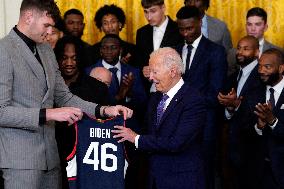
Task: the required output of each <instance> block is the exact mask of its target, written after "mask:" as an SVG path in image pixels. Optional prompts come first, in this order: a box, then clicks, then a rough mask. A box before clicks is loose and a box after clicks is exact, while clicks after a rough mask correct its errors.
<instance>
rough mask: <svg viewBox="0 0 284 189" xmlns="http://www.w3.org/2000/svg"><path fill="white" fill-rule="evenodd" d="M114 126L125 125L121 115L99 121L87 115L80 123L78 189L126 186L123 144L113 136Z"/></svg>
mask: <svg viewBox="0 0 284 189" xmlns="http://www.w3.org/2000/svg"><path fill="white" fill-rule="evenodd" d="M115 125H121V126H124V120H123V117H122V116H117V117H115V118H112V119H108V120H100V119H93V118H91V117H89V116H87V115H84V117H83V119H82V120H81V121H79V122H77V129H78V133H77V134H78V136H77V137H78V140H77V141H78V143H77V152H76V158H77V181H76V182H77V188H79V189H114V188H115V189H124V163H125V156H124V146H123V144H122V143H118V142H117V139H114V138H113V134H112V133H111V130H113V129H114V126H115Z"/></svg>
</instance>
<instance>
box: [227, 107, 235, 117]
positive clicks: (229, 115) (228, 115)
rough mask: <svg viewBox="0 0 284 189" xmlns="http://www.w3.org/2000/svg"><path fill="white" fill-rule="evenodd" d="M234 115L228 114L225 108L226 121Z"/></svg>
mask: <svg viewBox="0 0 284 189" xmlns="http://www.w3.org/2000/svg"><path fill="white" fill-rule="evenodd" d="M233 115H234V114H232V113H230V112H229V111H228V109H227V108H225V116H226V118H227V119H231V118H232V117H233Z"/></svg>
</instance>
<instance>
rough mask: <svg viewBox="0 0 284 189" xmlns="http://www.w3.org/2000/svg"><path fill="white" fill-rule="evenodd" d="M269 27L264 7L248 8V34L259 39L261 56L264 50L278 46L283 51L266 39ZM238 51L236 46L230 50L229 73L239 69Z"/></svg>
mask: <svg viewBox="0 0 284 189" xmlns="http://www.w3.org/2000/svg"><path fill="white" fill-rule="evenodd" d="M267 29H268V25H267V13H266V11H265V10H264V9H262V8H259V7H254V8H251V9H250V10H248V12H247V15H246V31H247V35H251V36H254V37H255V38H257V39H258V41H259V52H260V53H259V56H261V54H262V52H264V51H266V50H268V49H271V48H276V49H279V50H281V51H282V52H283V50H282V49H281V48H280V47H277V46H275V45H273V44H271V43H270V42H268V41H267V40H265V39H264V33H265V31H266V30H267ZM236 52H237V50H236V49H235V48H232V49H231V50H230V51H229V52H228V56H227V60H228V64H229V69H228V75H231V74H232V73H234V72H235V71H236V70H237V69H238V65H237V63H236Z"/></svg>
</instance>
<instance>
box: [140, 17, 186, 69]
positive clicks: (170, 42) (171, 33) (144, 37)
mask: <svg viewBox="0 0 284 189" xmlns="http://www.w3.org/2000/svg"><path fill="white" fill-rule="evenodd" d="M168 18H169V22H168V25H167V27H166V31H165V34H164V37H163V40H162V42H161V45H160V47H161V48H162V47H175V46H176V45H177V44H179V43H180V42H182V41H183V38H182V37H181V35H180V34H179V30H178V26H177V23H176V22H174V21H173V20H172V19H171V18H170V17H169V16H168ZM136 46H137V49H138V52H139V53H137V60H136V61H137V63H138V65H139V67H140V68H142V67H144V66H147V65H148V61H149V56H150V54H151V53H152V52H153V51H154V46H153V26H151V25H149V24H147V25H145V26H143V27H142V28H140V29H138V30H137V34H136Z"/></svg>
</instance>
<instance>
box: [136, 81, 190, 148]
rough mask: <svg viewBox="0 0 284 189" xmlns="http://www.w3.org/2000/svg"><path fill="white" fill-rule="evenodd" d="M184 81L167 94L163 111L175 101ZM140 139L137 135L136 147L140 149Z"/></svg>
mask: <svg viewBox="0 0 284 189" xmlns="http://www.w3.org/2000/svg"><path fill="white" fill-rule="evenodd" d="M183 84H184V81H183V79H182V78H180V80H179V81H178V82H177V84H175V86H173V87H172V88H171V89H170V90H169V91H168V92H167V93H166V94H167V95H168V96H169V98H168V99H167V100H166V102H165V106H164V108H163V110H164V111H165V110H166V109H167V107H168V106H169V104H170V102H171V100H172V99H173V97H174V96H175V95H176V94H177V92H178V91H179V90H180V88H181V87H182V86H183ZM139 138H140V135H137V136H136V137H135V147H136V148H138V140H139Z"/></svg>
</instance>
